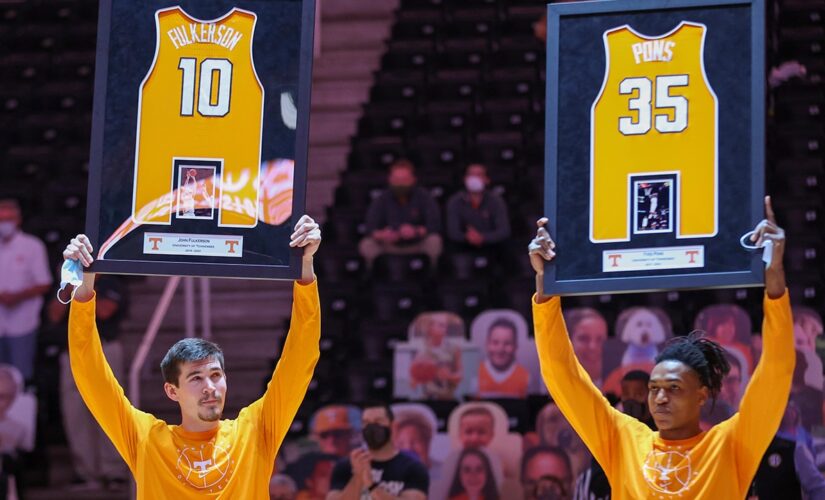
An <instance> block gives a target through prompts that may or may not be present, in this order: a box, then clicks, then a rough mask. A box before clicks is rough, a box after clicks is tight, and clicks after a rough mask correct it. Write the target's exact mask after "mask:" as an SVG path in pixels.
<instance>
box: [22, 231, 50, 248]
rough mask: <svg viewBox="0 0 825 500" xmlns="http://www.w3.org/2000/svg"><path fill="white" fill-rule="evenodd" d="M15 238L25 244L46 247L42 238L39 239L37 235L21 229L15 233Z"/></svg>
mask: <svg viewBox="0 0 825 500" xmlns="http://www.w3.org/2000/svg"><path fill="white" fill-rule="evenodd" d="M16 239H17V240H18V242H19V243H25V244H27V245H36V246H39V247H44V248H45V247H46V244H45V243H43V240H41V239H40V238H38V237H37V236H35V235H33V234H29V233H25V232H23V231H20V232H19V233H17V238H16Z"/></svg>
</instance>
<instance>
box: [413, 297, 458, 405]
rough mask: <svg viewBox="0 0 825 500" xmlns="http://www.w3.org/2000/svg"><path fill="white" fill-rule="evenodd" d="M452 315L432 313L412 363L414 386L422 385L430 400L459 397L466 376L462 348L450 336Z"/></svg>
mask: <svg viewBox="0 0 825 500" xmlns="http://www.w3.org/2000/svg"><path fill="white" fill-rule="evenodd" d="M448 330H449V318H448V317H447V315H446V314H444V313H432V314H430V315H428V316H427V317H426V322H425V323H424V346H423V348H422V349H421V350H420V351H418V352H417V353H416V355H415V358H413V361H412V363H411V364H410V380H411V385H412V387H413V389H415V388H416V387H418V386H419V385H421V386H422V389H423V393H424V397H425V398H426V399H442V400H444V399H455V390H456V388H457V387H458V384H459V383H461V380H462V378H463V377H464V374H463V368H462V364H461V347H460V346H459V345H457V344H456V343H455V342H453V340H452V339H450V338H448V336H447V333H448Z"/></svg>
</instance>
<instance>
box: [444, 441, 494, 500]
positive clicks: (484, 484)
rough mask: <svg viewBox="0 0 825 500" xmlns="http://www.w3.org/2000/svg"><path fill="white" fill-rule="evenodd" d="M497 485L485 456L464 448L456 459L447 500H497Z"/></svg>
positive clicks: (478, 450)
mask: <svg viewBox="0 0 825 500" xmlns="http://www.w3.org/2000/svg"><path fill="white" fill-rule="evenodd" d="M498 498H499V494H498V485H497V484H496V478H495V475H494V474H493V467H492V465H491V464H490V459H489V457H488V456H487V454H486V453H485V452H484V451H482V450H481V449H480V448H465V449H464V450H463V451H462V452H461V455H460V456H459V458H458V465H457V466H456V470H455V475H454V476H453V481H452V484H451V485H450V491H449V500H498Z"/></svg>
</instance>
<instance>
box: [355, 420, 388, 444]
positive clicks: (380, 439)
mask: <svg viewBox="0 0 825 500" xmlns="http://www.w3.org/2000/svg"><path fill="white" fill-rule="evenodd" d="M361 434H362V435H363V437H364V442H365V443H367V448H369V449H371V450H377V449H380V448H381V447H383V446H384V445H385V444H387V443H388V442H389V440H390V428H389V427H387V426H386V425H381V424H367V425H365V426H364V429H363V430H362V431H361Z"/></svg>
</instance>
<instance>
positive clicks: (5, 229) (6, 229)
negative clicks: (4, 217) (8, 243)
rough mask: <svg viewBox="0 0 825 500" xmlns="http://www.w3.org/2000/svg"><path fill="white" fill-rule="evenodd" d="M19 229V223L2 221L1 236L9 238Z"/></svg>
mask: <svg viewBox="0 0 825 500" xmlns="http://www.w3.org/2000/svg"><path fill="white" fill-rule="evenodd" d="M15 231H17V224H15V223H14V222H9V221H4V222H0V238H8V237H9V236H11V235H13V234H14V232H15Z"/></svg>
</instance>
